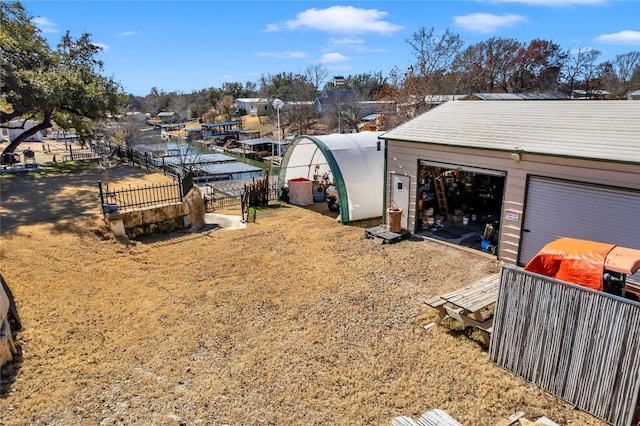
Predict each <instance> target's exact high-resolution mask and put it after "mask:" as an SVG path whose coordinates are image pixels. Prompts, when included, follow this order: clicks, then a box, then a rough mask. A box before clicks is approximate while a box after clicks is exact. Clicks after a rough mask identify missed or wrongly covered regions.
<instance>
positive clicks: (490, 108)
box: [380, 100, 640, 164]
mask: <svg viewBox="0 0 640 426" xmlns="http://www.w3.org/2000/svg"><path fill="white" fill-rule="evenodd" d="M380 138H382V139H385V140H387V141H388V140H397V141H408V142H418V143H425V144H436V145H448V146H456V147H465V148H478V149H489V150H498V151H509V152H519V153H530V154H540V155H552V156H560V157H567V158H582V159H592V160H600V161H612V162H621V163H632V164H640V102H637V101H585V100H581V101H557V100H554V101H544V100H536V101H517V100H512V101H452V102H447V103H445V104H443V105H440V106H438V107H436V108H434V109H432V110H430V111H428V112H426V113H424V114H422V115H420V116H418V117H416V118H414V119H413V120H411V121H409V122H407V123H405V124H402V125H400V126H398V127H396V128H395V129H393V130H390V131H388V132H386V133H384V134H383V135H382V136H380Z"/></svg>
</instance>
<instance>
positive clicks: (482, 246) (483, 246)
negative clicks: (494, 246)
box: [476, 240, 491, 251]
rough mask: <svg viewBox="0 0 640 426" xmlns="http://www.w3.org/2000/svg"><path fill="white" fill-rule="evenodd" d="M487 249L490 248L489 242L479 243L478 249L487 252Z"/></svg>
mask: <svg viewBox="0 0 640 426" xmlns="http://www.w3.org/2000/svg"><path fill="white" fill-rule="evenodd" d="M476 241H477V240H476ZM489 247H491V240H482V241H481V242H480V248H481V249H482V250H484V251H487V250H489Z"/></svg>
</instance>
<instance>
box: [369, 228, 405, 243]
mask: <svg viewBox="0 0 640 426" xmlns="http://www.w3.org/2000/svg"><path fill="white" fill-rule="evenodd" d="M409 234H410V233H409V231H407V230H406V229H401V230H400V232H391V231H389V229H388V228H387V227H386V226H385V225H380V226H374V227H373V228H367V229H365V230H364V235H365V237H367V238H373V239H374V240H375V241H376V242H377V243H379V244H391V243H397V242H398V241H402V240H403V239H405V238H406V237H408V236H409Z"/></svg>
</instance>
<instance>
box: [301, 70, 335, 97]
mask: <svg viewBox="0 0 640 426" xmlns="http://www.w3.org/2000/svg"><path fill="white" fill-rule="evenodd" d="M303 75H304V77H305V80H306V81H307V82H308V83H309V84H311V86H313V92H314V98H315V96H317V95H318V94H319V92H320V88H321V87H322V86H324V83H325V82H326V80H327V77H328V76H329V70H328V69H327V68H326V67H325V66H324V65H322V64H315V65H309V66H308V67H307V68H306V69H305V70H304V74H303Z"/></svg>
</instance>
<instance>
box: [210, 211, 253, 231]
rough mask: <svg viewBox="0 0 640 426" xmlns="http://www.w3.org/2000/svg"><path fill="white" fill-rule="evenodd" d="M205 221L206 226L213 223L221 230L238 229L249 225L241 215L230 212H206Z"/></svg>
mask: <svg viewBox="0 0 640 426" xmlns="http://www.w3.org/2000/svg"><path fill="white" fill-rule="evenodd" d="M204 223H205V226H207V225H209V226H212V225H213V226H215V227H216V228H217V229H219V230H220V231H233V230H236V229H245V228H246V227H247V224H246V223H243V222H242V217H241V216H235V215H230V214H218V213H205V215H204Z"/></svg>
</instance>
